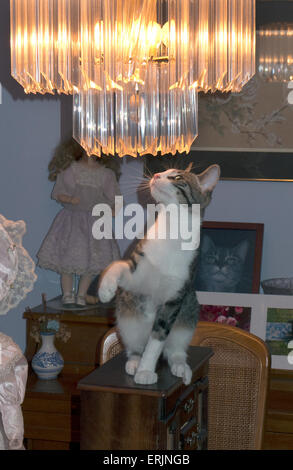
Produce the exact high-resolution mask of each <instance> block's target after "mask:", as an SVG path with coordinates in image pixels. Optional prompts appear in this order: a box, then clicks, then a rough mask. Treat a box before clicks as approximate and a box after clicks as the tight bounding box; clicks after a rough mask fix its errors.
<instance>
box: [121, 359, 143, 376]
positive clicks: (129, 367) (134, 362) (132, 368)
mask: <svg viewBox="0 0 293 470" xmlns="http://www.w3.org/2000/svg"><path fill="white" fill-rule="evenodd" d="M140 359H141V358H140V356H132V357H130V359H128V361H127V362H126V364H125V370H126V373H127V374H129V375H135V373H136V371H137V368H138V366H139V363H140Z"/></svg>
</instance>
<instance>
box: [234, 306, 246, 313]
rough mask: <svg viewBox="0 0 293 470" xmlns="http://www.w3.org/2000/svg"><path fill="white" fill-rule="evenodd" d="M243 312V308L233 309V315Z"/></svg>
mask: <svg viewBox="0 0 293 470" xmlns="http://www.w3.org/2000/svg"><path fill="white" fill-rule="evenodd" d="M243 310H244V309H243V307H235V313H238V314H240V313H243Z"/></svg>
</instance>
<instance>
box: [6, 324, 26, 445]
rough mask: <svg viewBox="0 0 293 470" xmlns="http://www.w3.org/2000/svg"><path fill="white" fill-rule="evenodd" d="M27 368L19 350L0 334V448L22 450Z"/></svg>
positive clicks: (11, 341)
mask: <svg viewBox="0 0 293 470" xmlns="http://www.w3.org/2000/svg"><path fill="white" fill-rule="evenodd" d="M27 373H28V365H27V361H26V359H25V357H24V356H23V354H22V352H21V350H20V348H19V347H18V346H17V345H16V344H15V343H14V342H13V340H12V339H11V338H9V337H8V336H6V335H4V334H3V333H0V449H1V450H8V449H9V450H17V449H23V432H24V429H23V417H22V412H21V403H22V402H23V399H24V394H25V387H26V380H27Z"/></svg>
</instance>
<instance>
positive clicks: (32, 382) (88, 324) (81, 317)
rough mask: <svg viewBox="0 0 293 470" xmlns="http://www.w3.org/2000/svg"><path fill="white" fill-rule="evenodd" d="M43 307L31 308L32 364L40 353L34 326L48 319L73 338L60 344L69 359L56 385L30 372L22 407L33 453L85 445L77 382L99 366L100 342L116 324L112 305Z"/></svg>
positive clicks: (28, 322) (29, 344) (29, 356)
mask: <svg viewBox="0 0 293 470" xmlns="http://www.w3.org/2000/svg"><path fill="white" fill-rule="evenodd" d="M49 305H50V302H48V305H47V306H45V307H44V306H42V305H39V306H38V307H36V308H33V309H27V310H26V312H25V313H24V315H23V318H25V319H26V336H27V348H26V357H27V360H28V362H29V363H30V362H31V360H32V357H33V356H34V354H35V353H36V351H37V349H38V344H37V343H36V342H35V340H34V339H33V338H32V337H31V331H32V327H33V325H36V324H38V319H39V318H40V317H42V316H46V317H48V318H50V319H54V320H57V321H59V322H60V323H64V324H65V325H66V327H67V329H69V331H70V333H71V337H70V339H69V341H68V342H67V343H64V342H62V341H60V340H58V339H56V340H55V345H56V348H57V349H58V351H59V352H60V353H61V354H62V356H63V358H64V362H65V365H64V369H63V371H62V373H61V374H60V375H59V377H58V379H57V380H39V379H38V378H37V376H36V375H35V373H34V372H33V371H32V370H31V369H30V370H29V376H28V382H27V387H26V395H25V399H24V403H23V407H22V409H23V416H24V437H25V445H26V447H27V448H28V449H35V450H42V449H49V450H50V449H52V450H53V449H70V448H76V447H77V448H78V447H79V441H80V424H79V422H80V392H79V390H77V383H78V382H79V380H80V379H81V378H82V377H84V376H85V375H87V374H89V373H90V372H91V371H93V370H94V369H96V367H97V366H98V365H99V360H98V358H99V344H100V340H101V339H102V337H103V336H104V334H105V333H106V331H107V330H108V329H109V328H111V327H112V326H113V324H114V317H113V315H114V308H113V306H109V305H108V306H104V305H102V304H100V305H98V306H97V307H95V308H92V307H91V308H89V309H87V310H82V311H70V310H66V311H65V310H60V311H58V310H53V309H52V308H50V306H49Z"/></svg>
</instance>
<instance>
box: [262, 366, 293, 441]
mask: <svg viewBox="0 0 293 470" xmlns="http://www.w3.org/2000/svg"><path fill="white" fill-rule="evenodd" d="M263 447H264V449H266V450H273V449H276V450H293V371H289V370H288V371H287V370H277V369H272V370H271V374H270V385H269V393H268V401H267V415H266V424H265V435H264V446H263Z"/></svg>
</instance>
